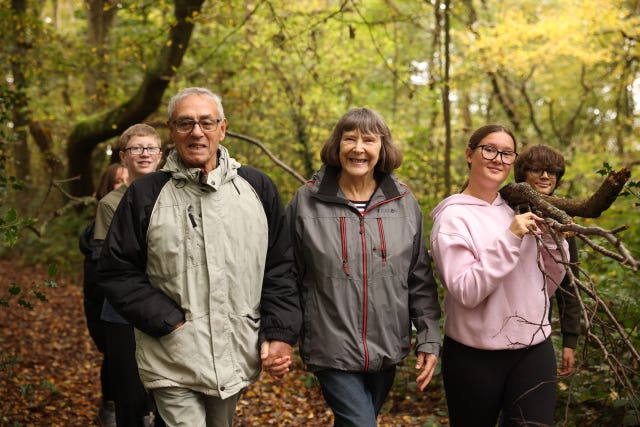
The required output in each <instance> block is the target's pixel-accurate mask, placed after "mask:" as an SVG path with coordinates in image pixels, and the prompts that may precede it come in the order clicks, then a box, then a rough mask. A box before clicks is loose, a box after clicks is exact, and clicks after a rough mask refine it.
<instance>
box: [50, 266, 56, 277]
mask: <svg viewBox="0 0 640 427" xmlns="http://www.w3.org/2000/svg"><path fill="white" fill-rule="evenodd" d="M48 273H49V277H53V276H55V275H56V274H58V266H57V265H56V264H49V269H48Z"/></svg>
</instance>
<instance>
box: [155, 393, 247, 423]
mask: <svg viewBox="0 0 640 427" xmlns="http://www.w3.org/2000/svg"><path fill="white" fill-rule="evenodd" d="M153 397H154V398H155V400H156V406H157V407H158V412H159V413H160V416H161V417H162V419H163V420H164V422H165V423H166V424H167V427H231V426H232V424H233V414H234V412H235V410H236V404H237V403H238V398H239V397H240V393H238V394H235V395H233V396H231V397H228V398H226V399H224V400H223V399H220V398H219V397H217V396H208V395H206V394H204V393H200V392H197V391H194V390H190V389H187V388H180V387H165V388H156V389H154V390H153Z"/></svg>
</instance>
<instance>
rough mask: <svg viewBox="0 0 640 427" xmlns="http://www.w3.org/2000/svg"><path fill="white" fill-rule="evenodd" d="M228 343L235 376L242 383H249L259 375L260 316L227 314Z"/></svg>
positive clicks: (256, 314)
mask: <svg viewBox="0 0 640 427" xmlns="http://www.w3.org/2000/svg"><path fill="white" fill-rule="evenodd" d="M228 321H229V328H228V329H227V331H228V334H229V335H228V337H227V339H228V342H229V343H231V351H230V354H231V357H232V358H233V365H234V369H235V372H236V374H237V375H238V376H239V377H240V379H241V380H242V381H250V380H252V379H254V378H257V376H258V375H259V374H260V364H261V361H260V349H259V348H258V332H259V330H260V315H259V314H258V313H255V314H253V315H251V316H249V315H243V316H239V315H237V314H233V313H229V315H228Z"/></svg>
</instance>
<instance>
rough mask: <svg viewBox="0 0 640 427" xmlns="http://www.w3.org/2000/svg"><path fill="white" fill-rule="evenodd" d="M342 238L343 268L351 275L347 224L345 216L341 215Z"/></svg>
mask: <svg viewBox="0 0 640 427" xmlns="http://www.w3.org/2000/svg"><path fill="white" fill-rule="evenodd" d="M340 240H341V242H342V269H343V270H344V272H345V274H346V275H347V276H348V275H349V258H348V256H347V255H348V254H347V224H346V222H345V219H344V217H343V216H341V217H340Z"/></svg>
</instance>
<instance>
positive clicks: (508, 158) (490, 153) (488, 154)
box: [476, 145, 518, 165]
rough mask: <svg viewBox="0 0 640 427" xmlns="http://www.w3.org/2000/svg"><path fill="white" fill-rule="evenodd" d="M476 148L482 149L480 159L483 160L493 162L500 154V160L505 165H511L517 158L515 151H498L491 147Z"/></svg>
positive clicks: (481, 146)
mask: <svg viewBox="0 0 640 427" xmlns="http://www.w3.org/2000/svg"><path fill="white" fill-rule="evenodd" d="M476 148H480V149H482V158H483V159H485V160H493V159H495V158H496V157H498V154H500V159H501V160H502V163H504V164H505V165H510V164H512V163H513V162H515V161H516V157H518V153H516V152H515V151H500V150H498V149H497V148H496V147H494V146H493V145H478V146H477V147H476Z"/></svg>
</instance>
